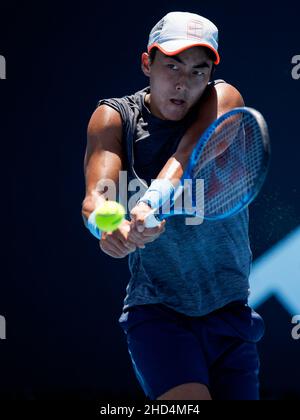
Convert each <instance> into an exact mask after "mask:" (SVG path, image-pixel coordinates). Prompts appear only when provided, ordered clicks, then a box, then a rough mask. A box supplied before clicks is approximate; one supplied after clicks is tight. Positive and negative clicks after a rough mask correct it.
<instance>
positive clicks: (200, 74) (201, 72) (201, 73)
mask: <svg viewBox="0 0 300 420" xmlns="http://www.w3.org/2000/svg"><path fill="white" fill-rule="evenodd" d="M193 74H194V75H195V76H199V77H204V76H205V73H204V72H203V71H201V70H199V71H194V73H193Z"/></svg>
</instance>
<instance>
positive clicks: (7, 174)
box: [0, 0, 300, 399]
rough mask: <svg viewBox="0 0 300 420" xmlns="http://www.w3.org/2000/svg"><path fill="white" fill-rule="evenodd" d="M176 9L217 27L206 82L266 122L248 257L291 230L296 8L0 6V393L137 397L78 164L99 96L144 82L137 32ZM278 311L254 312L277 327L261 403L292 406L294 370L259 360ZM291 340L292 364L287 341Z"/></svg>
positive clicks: (120, 282) (278, 346) (117, 271)
mask: <svg viewBox="0 0 300 420" xmlns="http://www.w3.org/2000/svg"><path fill="white" fill-rule="evenodd" d="M175 10H182V11H190V12H195V13H199V14H202V15H204V16H206V17H208V18H210V19H211V20H212V21H214V22H215V23H216V25H217V26H218V27H219V35H220V55H221V64H220V66H219V68H218V70H217V72H216V78H222V79H225V80H226V81H228V82H229V83H232V84H233V85H235V86H236V87H237V88H238V89H239V90H240V91H241V93H242V94H243V96H244V99H245V102H246V104H247V105H248V106H253V107H255V108H257V109H259V110H260V111H261V112H262V113H263V115H264V116H265V117H266V119H267V121H268V124H269V129H270V135H271V140H272V151H273V154H272V166H271V170H270V173H269V176H268V179H267V182H266V184H265V186H264V189H263V191H262V193H261V195H260V196H259V197H258V199H257V200H256V202H255V203H254V204H252V206H251V226H250V228H251V240H252V249H253V253H254V257H255V258H256V257H258V256H259V255H261V254H262V253H264V252H265V251H266V250H267V249H269V248H270V247H271V246H272V245H274V244H275V243H276V242H278V241H279V240H280V239H281V238H283V237H284V236H285V235H286V234H287V233H289V232H290V231H292V230H293V229H294V228H295V227H297V226H298V225H300V189H299V187H300V182H299V176H298V172H299V171H298V166H299V163H298V161H299V153H300V140H299V134H300V128H299V117H300V115H299V93H300V80H298V81H297V80H293V79H292V76H291V70H292V67H293V66H292V64H291V60H292V57H293V56H294V55H297V54H300V42H299V41H300V28H299V17H298V16H299V12H300V7H299V6H298V4H297V2H296V1H290V0H288V1H285V2H284V3H281V4H277V3H268V2H262V1H256V0H255V1H253V2H251V3H249V2H248V3H245V2H238V1H228V2H221V1H214V2H212V1H191V0H187V1H173V2H172V3H170V2H168V1H151V2H142V1H140V2H125V3H121V2H120V3H117V2H105V3H104V2H100V1H99V2H91V1H85V2H81V3H80V4H74V3H67V4H64V5H62V4H59V3H57V4H56V3H54V2H51V3H50V2H49V3H45V4H42V5H41V4H39V5H34V4H33V3H30V4H29V3H23V4H22V5H18V4H17V3H16V2H11V3H9V4H3V5H1V7H0V54H1V55H3V56H5V58H6V62H7V80H2V81H1V82H0V107H1V108H0V111H1V127H0V130H1V148H2V153H1V169H2V194H1V195H2V200H1V202H2V206H1V210H2V246H3V247H2V257H3V258H2V261H3V262H2V268H3V270H2V272H3V274H2V275H1V294H0V314H1V315H4V316H5V317H6V321H7V340H1V341H0V352H1V353H0V356H1V359H0V365H1V371H2V374H1V378H0V391H1V392H2V394H3V395H6V396H10V397H15V396H17V397H18V398H39V397H41V396H43V397H46V398H47V397H51V396H53V395H56V396H58V395H59V396H63V397H64V398H66V397H67V396H70V397H80V398H93V397H95V398H99V396H101V397H102V398H105V397H107V398H110V397H114V398H117V397H128V398H141V399H143V394H142V392H141V389H140V388H139V387H138V385H137V382H136V379H135V377H134V375H133V372H132V369H131V365H130V362H129V358H128V355H127V349H126V343H125V337H124V336H123V332H122V331H121V329H120V327H119V326H118V323H117V320H118V317H119V315H120V311H121V307H122V301H123V298H124V294H125V287H126V284H127V281H128V278H129V272H128V268H127V260H126V259H124V260H115V259H112V258H110V257H108V256H106V255H104V254H103V253H102V252H101V251H100V250H99V247H98V243H97V241H96V240H95V239H93V238H92V237H91V236H90V234H89V233H88V231H87V230H86V229H85V228H84V226H83V224H82V219H81V202H82V200H83V198H84V177H83V157H84V151H85V145H86V127H87V124H88V121H89V118H90V116H91V114H92V112H93V111H94V109H95V106H96V103H97V101H98V99H100V98H104V97H113V96H123V95H125V94H129V93H133V92H135V91H137V90H139V89H141V88H143V87H144V86H145V85H146V84H147V83H148V81H147V79H146V78H145V76H144V75H143V74H142V72H141V70H140V56H141V53H142V52H143V51H145V50H146V45H147V39H148V33H149V31H150V30H151V28H152V27H153V25H154V24H155V23H156V22H157V21H158V20H159V19H160V18H161V17H162V16H163V15H165V14H166V13H168V12H169V11H175ZM277 305H278V303H277V302H275V301H274V302H273V301H270V302H268V303H267V304H265V305H264V306H263V307H262V308H261V311H260V312H261V313H262V314H263V315H264V316H265V317H266V319H267V320H268V323H267V324H268V326H270V328H271V325H274V324H275V323H276V325H277V327H276V331H277V332H278V340H276V342H275V343H274V342H273V341H272V340H271V337H273V338H274V334H273V333H271V330H268V331H269V332H268V331H267V334H266V338H265V341H264V342H263V343H262V344H261V352H262V362H265V363H263V368H262V391H263V396H264V397H265V398H270V399H274V398H296V395H297V393H299V394H300V389H299V384H298V381H297V380H296V373H295V377H292V378H289V379H288V378H285V377H284V376H280V378H279V377H278V374H277V366H276V365H275V363H274V364H273V365H272V364H270V363H268V354H269V352H270V351H271V350H272V352H278V355H279V354H280V352H281V351H282V348H284V345H285V343H286V342H287V341H288V340H289V331H286V325H287V323H288V322H290V321H289V314H287V313H285V311H284V309H283V308H281V307H279V308H278V307H277ZM277 321H278V322H277ZM280 325H281V327H280ZM280 331H281V335H280ZM282 337H283V338H282ZM290 345H291V346H292V348H291V350H290V351H291V352H290V353H287V354H286V363H289V366H290V367H291V366H292V365H293V364H296V363H297V361H296V354H297V353H296V346H297V351H298V355H299V343H297V344H296V343H290ZM273 360H274V359H273ZM295 372H296V371H295ZM281 375H284V374H283V373H282V372H281Z"/></svg>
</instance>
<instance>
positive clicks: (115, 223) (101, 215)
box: [95, 201, 125, 232]
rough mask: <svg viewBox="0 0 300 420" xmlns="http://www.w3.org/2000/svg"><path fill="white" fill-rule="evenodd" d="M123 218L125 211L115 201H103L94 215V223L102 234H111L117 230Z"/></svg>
mask: <svg viewBox="0 0 300 420" xmlns="http://www.w3.org/2000/svg"><path fill="white" fill-rule="evenodd" d="M124 217H125V209H124V207H123V206H122V204H119V203H117V202H116V201H104V203H103V204H101V206H99V207H98V208H97V210H96V213H95V222H96V225H97V226H98V228H99V229H100V230H102V231H103V232H113V231H114V230H116V229H118V227H119V225H120V224H121V223H122V221H123V220H124Z"/></svg>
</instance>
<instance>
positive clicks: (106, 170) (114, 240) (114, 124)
mask: <svg viewBox="0 0 300 420" xmlns="http://www.w3.org/2000/svg"><path fill="white" fill-rule="evenodd" d="M122 160H123V156H122V120H121V116H120V114H119V113H118V112H117V111H115V110H114V109H112V108H111V107H109V106H106V105H102V106H100V107H99V108H97V109H96V110H95V112H94V113H93V115H92V116H91V119H90V121H89V124H88V128H87V147H86V153H85V158H84V175H85V184H86V191H85V198H84V200H83V202H82V217H83V220H84V223H85V224H86V223H87V220H88V217H89V215H90V214H91V213H92V212H93V211H94V210H95V208H96V207H98V206H99V205H101V203H102V202H103V201H104V200H105V196H104V193H105V191H106V190H105V185H106V183H105V180H107V179H109V180H110V181H112V182H113V183H114V184H115V185H116V186H117V185H118V181H119V172H120V171H121V170H122ZM103 181H104V182H103ZM131 227H132V224H131V222H129V221H128V220H124V221H123V223H122V224H121V225H120V226H119V228H118V229H117V230H115V231H114V232H110V233H106V232H103V233H102V237H101V241H100V248H101V249H102V251H104V252H105V253H106V254H108V255H110V256H112V257H114V258H123V257H125V256H127V255H128V254H129V253H130V252H133V251H135V250H136V247H140V248H144V244H145V243H148V242H152V241H153V240H154V239H155V238H156V237H157V236H159V235H160V234H161V233H162V232H163V230H164V229H163V226H162V227H160V228H155V229H149V230H148V233H145V234H143V235H140V234H137V233H136V232H132V229H131Z"/></svg>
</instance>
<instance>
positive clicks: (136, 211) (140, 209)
mask: <svg viewBox="0 0 300 420" xmlns="http://www.w3.org/2000/svg"><path fill="white" fill-rule="evenodd" d="M151 210H152V209H151V207H150V206H148V204H146V203H139V204H138V205H136V206H135V207H134V208H133V209H132V210H131V212H130V216H131V229H130V232H129V235H128V239H129V240H132V241H133V242H135V241H142V242H143V243H144V244H146V243H149V242H153V241H155V240H156V239H157V238H158V237H159V236H160V235H161V234H162V233H163V232H165V230H166V228H165V224H166V220H162V221H161V223H160V224H159V225H158V226H156V227H154V228H147V227H145V224H144V222H145V218H146V216H147V215H148V214H149V212H150V211H151Z"/></svg>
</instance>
